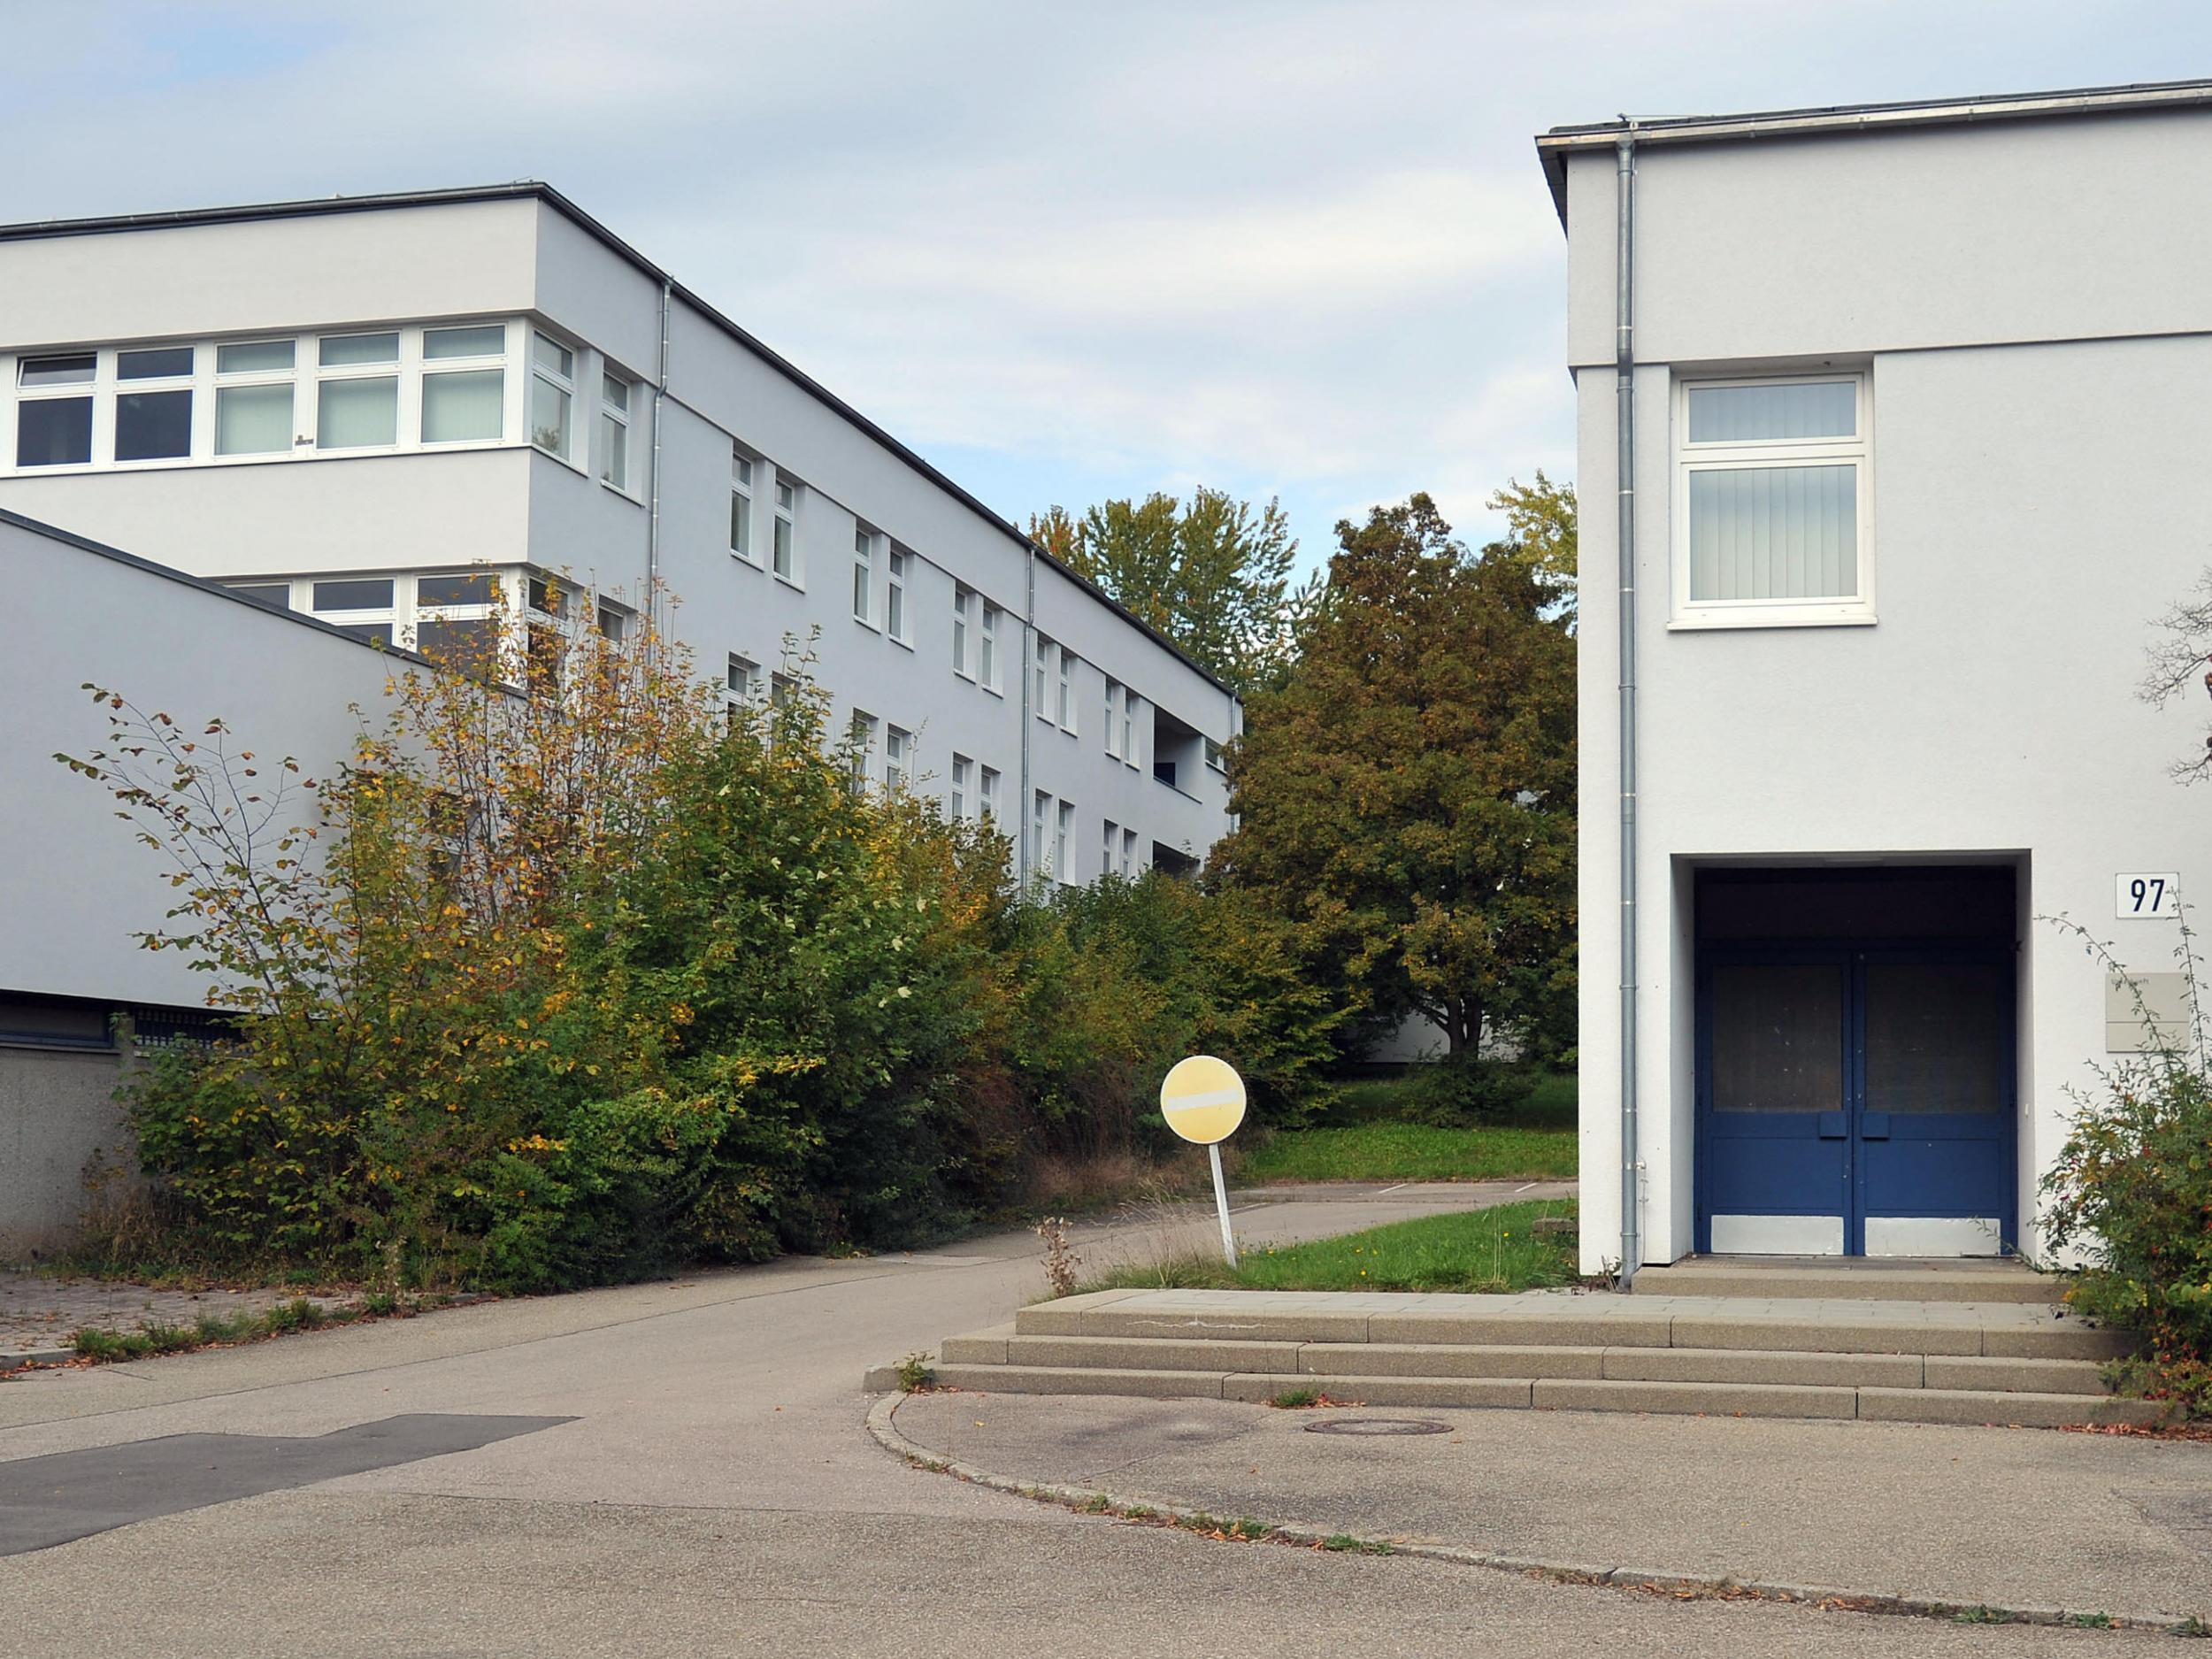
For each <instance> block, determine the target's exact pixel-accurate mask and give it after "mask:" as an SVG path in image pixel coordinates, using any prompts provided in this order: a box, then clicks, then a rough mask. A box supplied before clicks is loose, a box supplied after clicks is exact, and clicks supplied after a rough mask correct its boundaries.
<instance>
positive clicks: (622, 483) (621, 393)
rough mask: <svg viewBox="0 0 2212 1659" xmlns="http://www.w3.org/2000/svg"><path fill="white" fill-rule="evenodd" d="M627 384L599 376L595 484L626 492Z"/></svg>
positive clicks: (628, 455)
mask: <svg viewBox="0 0 2212 1659" xmlns="http://www.w3.org/2000/svg"><path fill="white" fill-rule="evenodd" d="M631 389H632V388H631V386H630V383H629V381H627V380H618V379H617V378H616V377H615V376H614V375H611V374H602V375H601V376H600V377H599V481H600V482H601V483H603V484H611V485H612V486H613V487H614V488H617V489H618V490H621V491H623V492H624V493H627V492H628V490H629V488H630V392H631Z"/></svg>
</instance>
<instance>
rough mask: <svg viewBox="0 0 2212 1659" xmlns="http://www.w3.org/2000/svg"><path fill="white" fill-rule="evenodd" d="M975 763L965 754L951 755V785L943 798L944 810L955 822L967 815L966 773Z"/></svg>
mask: <svg viewBox="0 0 2212 1659" xmlns="http://www.w3.org/2000/svg"><path fill="white" fill-rule="evenodd" d="M974 765H975V763H974V762H973V761H972V760H970V759H969V758H968V757H966V756H965V755H955V756H954V757H952V787H951V789H950V791H949V793H948V794H947V795H946V798H945V804H946V810H948V811H949V813H950V814H951V815H952V818H953V821H954V822H955V823H957V822H959V821H960V820H961V819H963V818H966V817H967V816H968V773H969V772H970V771H971V770H972V769H973V767H974Z"/></svg>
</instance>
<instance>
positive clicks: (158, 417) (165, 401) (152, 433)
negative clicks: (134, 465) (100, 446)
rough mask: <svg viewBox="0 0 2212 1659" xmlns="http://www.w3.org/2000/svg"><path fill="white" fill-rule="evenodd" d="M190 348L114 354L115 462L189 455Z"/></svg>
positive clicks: (170, 458) (155, 349) (190, 431)
mask: <svg viewBox="0 0 2212 1659" xmlns="http://www.w3.org/2000/svg"><path fill="white" fill-rule="evenodd" d="M195 357H196V353H195V352H194V350H193V349H192V348H191V347H190V346H161V347H156V348H154V349H150V350H142V351H119V352H117V353H116V354H115V381H116V385H115V458H116V459H117V460H119V461H164V460H176V459H180V458H181V457H185V456H188V455H190V454H191V453H192V367H193V363H194V360H195Z"/></svg>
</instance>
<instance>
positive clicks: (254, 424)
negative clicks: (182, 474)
mask: <svg viewBox="0 0 2212 1659" xmlns="http://www.w3.org/2000/svg"><path fill="white" fill-rule="evenodd" d="M525 351H526V353H527V362H528V364H529V373H527V375H524V374H522V373H518V372H517V371H516V365H518V363H520V362H522V361H523V360H524V357H525ZM0 362H9V360H8V359H0ZM579 362H580V349H579V348H577V347H574V346H572V345H569V344H567V343H565V342H561V341H559V340H557V339H556V338H554V337H553V336H552V335H550V334H547V333H545V332H543V331H542V330H541V329H539V328H537V327H535V326H533V325H531V324H529V323H527V322H525V321H523V320H521V319H495V320H491V321H477V322H457V323H408V324H401V325H396V326H386V327H380V328H366V329H363V328H347V329H342V330H336V331H317V332H307V333H296V334H264V335H259V336H253V337H245V338H236V339H203V340H194V341H180V342H168V343H162V344H154V345H139V346H88V347H81V348H76V349H68V350H60V351H45V352H26V353H22V354H19V355H17V356H15V357H13V358H12V362H9V368H8V371H7V380H8V381H9V382H10V384H11V389H12V393H13V396H12V397H10V398H8V399H7V400H6V401H5V403H4V404H0V422H4V424H5V426H6V427H7V428H8V429H7V430H4V431H0V462H4V463H5V464H7V465H9V466H10V467H11V468H12V470H13V471H15V472H51V471H57V470H60V471H68V470H90V471H98V470H104V469H108V468H123V469H135V468H139V467H161V466H176V465H207V464H216V463H223V464H234V463H255V462H267V461H272V460H282V459H296V458H307V457H319V456H326V455H348V456H350V455H369V454H390V453H396V452H404V451H409V450H417V449H436V450H443V449H472V448H492V447H497V446H500V445H503V444H509V443H513V442H519V441H520V440H519V439H518V437H516V436H515V434H527V439H528V442H531V443H533V444H534V445H535V446H536V447H537V448H539V449H543V450H545V451H547V452H548V453H549V454H551V455H553V456H555V457H557V458H559V459H560V460H562V461H564V462H566V463H567V464H568V465H572V466H576V467H578V468H580V469H583V468H585V457H584V456H583V455H582V453H581V451H582V450H583V449H584V448H585V444H584V442H583V434H582V433H581V432H580V429H579V426H580V423H579V422H578V420H577V419H576V412H575V411H576V404H577V403H578V401H579V395H578V384H579V376H578V365H579ZM597 378H598V387H597V397H596V400H595V401H596V404H597V408H598V411H599V419H598V426H597V436H596V442H595V443H594V444H592V445H591V446H590V447H591V448H592V449H593V450H594V451H595V459H596V462H597V472H598V476H599V477H600V479H601V480H603V481H604V482H605V483H607V484H608V485H609V486H610V487H611V488H615V489H617V490H619V491H621V492H623V493H624V494H626V495H634V489H633V484H632V478H631V473H632V468H631V465H630V425H631V420H632V418H633V415H634V412H635V409H634V406H635V404H636V401H637V399H636V390H637V388H636V386H635V384H634V382H632V381H630V380H626V379H624V378H623V377H622V376H621V375H619V374H618V373H615V372H614V371H613V370H612V369H611V367H609V366H606V365H604V364H602V365H601V366H600V368H599V372H598V377H597Z"/></svg>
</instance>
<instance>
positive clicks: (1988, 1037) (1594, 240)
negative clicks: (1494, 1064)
mask: <svg viewBox="0 0 2212 1659" xmlns="http://www.w3.org/2000/svg"><path fill="white" fill-rule="evenodd" d="M1538 148H1539V150H1540V155H1541V157H1542V159H1543V162H1544V165H1545V167H1546V170H1547V172H1548V174H1549V177H1550V180H1551V184H1552V188H1553V190H1554V193H1555V196H1556V197H1557V198H1558V200H1559V204H1560V208H1561V212H1562V217H1563V221H1564V223H1565V226H1566V229H1567V235H1568V248H1569V266H1570V270H1569V349H1570V362H1571V368H1572V372H1573V373H1574V376H1575V381H1576V386H1577V388H1578V402H1579V410H1580V450H1581V465H1580V472H1579V483H1580V488H1581V499H1582V502H1583V503H1584V509H1585V518H1584V523H1583V526H1582V554H1583V559H1584V566H1583V572H1584V580H1583V583H1582V591H1581V603H1582V610H1581V624H1580V626H1581V631H1582V632H1581V649H1582V663H1581V709H1582V714H1581V732H1580V741H1581V757H1582V765H1583V767H1584V769H1585V770H1584V773H1583V786H1582V800H1583V810H1584V818H1583V829H1582V841H1581V871H1582V874H1581V882H1582V891H1581V916H1582V926H1583V932H1582V986H1583V992H1582V997H1583V1002H1582V1015H1581V1033H1580V1043H1581V1060H1582V1077H1583V1102H1584V1104H1583V1120H1582V1132H1581V1133H1582V1202H1583V1207H1584V1219H1585V1225H1584V1227H1583V1233H1582V1237H1583V1240H1584V1245H1583V1249H1584V1252H1585V1257H1586V1261H1585V1265H1586V1267H1587V1268H1588V1269H1590V1270H1592V1271H1596V1270H1598V1269H1599V1268H1600V1267H1601V1266H1603V1265H1605V1264H1607V1263H1611V1262H1617V1261H1626V1262H1627V1263H1628V1264H1629V1265H1630V1266H1631V1267H1633V1266H1634V1265H1635V1264H1636V1263H1639V1262H1643V1263H1663V1262H1668V1261H1671V1260H1673V1259H1675V1258H1677V1257H1678V1256H1683V1255H1685V1254H1686V1253H1689V1252H1691V1251H1693V1250H1701V1249H1705V1250H1721V1251H1725V1250H1747V1251H1775V1252H1784V1253H1801V1252H1813V1251H1817V1252H1823V1253H1827V1252H1845V1253H1859V1252H1865V1253H1872V1254H1885V1253H1887V1254H1905V1255H1936V1254H1978V1253H1988V1252H1991V1251H1996V1250H2003V1249H2020V1250H2024V1251H2028V1252H2031V1253H2032V1252H2033V1251H2034V1249H2035V1248H2036V1241H2037V1233H2036V1227H2035V1220H2034V1216H2035V1207H2036V1187H2037V1182H2038V1180H2039V1177H2040V1175H2041V1174H2042V1172H2043V1171H2045V1170H2046V1169H2047V1168H2048V1167H2049V1164H2050V1162H2051V1159H2052V1157H2053V1155H2054V1154H2055V1150H2056V1149H2057V1148H2058V1146H2059V1144H2060V1143H2061V1141H2062V1139H2063V1137H2064V1134H2065V1129H2066V1123H2067V1118H2068V1112H2069V1110H2070V1094H2069V1091H2070V1090H2071V1089H2075V1088H2079V1087H2093V1086H2094V1081H2095V1079H2094V1076H2093V1071H2092V1070H2091V1067H2092V1064H2093V1063H2095V1062H2102V1061H2105V1060H2107V1059H2108V1057H2109V1056H2112V1055H2114V1054H2115V1053H2121V1052H2125V1051H2128V1050H2130V1049H2132V1048H2139V1047H2140V1046H2141V1045H2142V1044H2143V1042H2144V1041H2147V1038H2146V1035H2145V1033H2144V1032H2143V1030H2142V1027H2141V1025H2140V1022H2139V1020H2138V1019H2136V1018H2133V1017H2132V1016H2131V1014H2130V1013H2129V1012H2128V1010H2127V1009H2126V1008H2124V1007H2116V1001H2115V995H2114V992H2113V989H2112V987H2111V985H2110V983H2109V980H2108V975H2107V973H2106V971H2105V969H2104V968H2103V967H2102V966H2101V964H2099V963H2098V962H2097V961H2095V960H2094V959H2093V958H2092V957H2091V956H2089V955H2088V954H2086V953H2085V950H2084V949H2083V946H2082V943H2081V941H2079V940H2078V939H2077V938H2074V937H2070V936H2069V935H2068V934H2067V933H2065V932H2063V931H2062V929H2061V927H2060V926H2059V925H2058V924H2057V923H2055V921H2053V920H2051V919H2049V918H2057V917H2067V918H2072V919H2073V920H2075V921H2077V922H2078V923H2080V924H2081V925H2082V926H2085V928H2087V929H2088V931H2089V932H2090V933H2092V934H2093V935H2094V936H2095V937H2096V938H2098V939H2100V940H2102V941H2108V942H2109V944H2110V945H2111V948H2112V949H2113V950H2114V952H2115V953H2116V956H2117V958H2118V960H2119V962H2120V964H2122V966H2123V967H2124V968H2125V969H2126V970H2128V971H2129V972H2131V973H2139V974H2141V975H2144V976H2147V977H2146V978H2145V979H2144V980H2143V983H2144V984H2145V985H2146V986H2147V987H2148V988H2149V989H2150V991H2151V993H2152V1000H2153V1002H2154V1003H2158V1004H2160V1006H2157V1007H2154V1010H2153V1011H2154V1013H2163V1014H2167V1015H2170V1014H2172V1013H2174V1012H2175V1011H2176V1010H2174V1008H2173V1007H2172V1006H2171V1005H2170V996H2171V993H2172V982H2171V980H2170V979H2166V978H2161V977H2159V976H2162V975H2165V974H2167V973H2169V972H2170V970H2172V969H2173V967H2174V965H2175V964H2174V958H2173V952H2174V950H2175V948H2176V946H2177V942H2178V932H2177V922H2176V921H2175V919H2174V918H2173V910H2172V905H2171V902H2170V895H2164V894H2163V891H2162V888H2157V887H2154V886H2153V885H2151V884H2154V883H2157V882H2160V881H2163V882H2164V883H2166V884H2168V885H2172V884H2174V883H2176V882H2177V883H2178V885H2179V886H2181V887H2184V888H2192V889H2193V888H2194V887H2196V886H2198V885H2199V884H2200V882H2201V881H2202V880H2203V879H2205V869H2204V860H2205V846H2206V832H2205V819H2204V812H2205V803H2204V802H2203V800H2202V798H2201V797H2200V795H2193V794H2191V793H2190V792H2189V791H2187V790H2185V789H2184V788H2182V787H2178V786H2177V784H2176V783H2175V782H2174V781H2172V780H2171V779H2170V775H2169V773H2170V766H2171V765H2172V764H2173V763H2175V762H2176V761H2177V760H2182V759H2185V758H2187V757H2190V756H2191V755H2192V754H2193V753H2194V752H2197V751H2200V749H2201V748H2202V744H2203V741H2204V740H2203V733H2202V729H2201V720H2200V714H2201V710H2200V709H2198V708H2168V709H2163V710H2162V709H2158V708H2154V707H2152V706H2149V705H2147V704H2146V703H2144V702H2143V701H2142V700H2141V699H2140V698H2139V695H2138V687H2139V681H2140V680H2141V677H2142V674H2143V671H2144V664H2145V651H2146V649H2147V647H2148V646H2149V645H2150V643H2151V642H2152V641H2153V639H2154V626H2153V621H2152V619H2153V618H2154V617H2156V616H2157V615H2158V614H2159V613H2160V612H2161V611H2163V610H2164V609H2165V608H2167V607H2168V606H2170V604H2172V603H2174V602H2175V601H2176V600H2177V599H2178V598H2180V597H2181V596H2182V595H2184V594H2185V592H2187V591H2188V590H2189V588H2191V587H2192V586H2193V584H2194V583H2195V582H2196V580H2198V578H2199V576H2200V573H2201V572H2203V571H2204V569H2205V568H2206V566H2207V565H2208V564H2212V531H2208V529H2207V526H2208V525H2212V472H2208V470H2207V468H2206V466H2205V465H2204V460H2203V457H2204V455H2205V453H2206V445H2207V441H2208V438H2212V421H2208V419H2207V417H2206V414H2205V406H2204V399H2203V396H2202V389H2201V388H2202V387H2203V385H2204V383H2205V380H2206V377H2207V375H2208V373H2212V287H2208V285H2207V283H2206V282H2205V280H2204V273H2205V270H2206V269H2207V265H2208V257H2212V211H2208V210H2212V85H2208V84H2205V83H2193V84H2190V85H2185V86H2170V87H2156V88H2118V89H2113V90H2108V91H2101V92H2093V93H2085V94H2062V95H2056V96H2047V97H2023V98H2016V99H1997V100H1980V101H1975V102H1971V103H1965V104H1939V105H1902V106H1871V107H1868V108H1862V109H1853V110H1839V111H1793V112H1786V113H1784V114H1780V115H1773V116H1747V117H1716V118H1710V119H1683V120H1667V121H1661V122H1652V123H1633V124H1629V123H1609V124H1606V125H1604V126H1601V127H1586V128H1562V129H1558V130H1556V131H1555V132H1554V133H1553V134H1549V135H1548V136H1546V137H1543V138H1540V139H1539V140H1538ZM1624 191H1632V202H1631V205H1632V214H1631V215H1630V216H1629V219H1628V222H1629V223H1630V224H1631V226H1632V229H1631V233H1630V234H1631V236H1632V260H1630V261H1627V262H1624V261H1623V259H1622V258H1621V257H1620V256H1621V254H1622V251H1623V250H1622V246H1621V243H1620V241H1619V234H1618V233H1619V230H1620V227H1621V226H1622V224H1623V222H1624V214H1623V211H1622V209H1623V205H1624V204H1623V196H1624ZM1624 264H1625V265H1627V266H1628V267H1629V273H1630V274H1629V282H1628V291H1629V293H1630V295H1631V296H1632V304H1631V305H1630V306H1629V307H1628V308H1627V309H1625V310H1624V308H1623V306H1622V304H1621V299H1622V281H1621V279H1622V276H1623V273H1624ZM1624 325H1625V327H1624ZM1624 415H1625V416H1626V417H1627V418H1628V419H1629V421H1630V426H1631V442H1630V444H1629V446H1628V448H1629V450H1630V453H1631V454H1632V466H1631V469H1630V470H1629V471H1627V472H1625V473H1624V471H1623V469H1622V467H1621V466H1620V465H1618V457H1619V456H1620V454H1621V452H1622V449H1623V447H1624V446H1623V442H1622V431H1621V423H1622V420H1623V418H1624ZM1761 472H1763V473H1764V474H1765V476H1764V477H1763V478H1762V477H1758V476H1755V474H1759V473H1761ZM1624 484H1625V485H1627V486H1628V487H1629V488H1627V489H1626V490H1625V491H1624V490H1623V488H1622V486H1623V485H1624ZM1785 486H1788V489H1791V490H1798V491H1799V493H1798V494H1797V495H1789V494H1788V491H1787V490H1786V489H1785ZM1616 503H1620V504H1621V510H1620V511H1619V512H1616V511H1614V509H1615V504H1616ZM1624 541H1626V542H1627V546H1628V549H1629V551H1628V553H1627V556H1626V557H1624V556H1623V549H1624ZM1616 572H1618V577H1619V579H1618V580H1615V577H1616ZM1631 607H1632V609H1631ZM1624 617H1625V618H1627V622H1626V626H1624ZM1624 710H1625V711H1629V712H1624ZM1624 730H1625V731H1626V732H1628V733H1630V734H1631V743H1632V748H1631V749H1630V753H1631V755H1632V762H1633V765H1632V770H1630V771H1624V768H1623V760H1624V747H1627V746H1624V739H1623V733H1624ZM1631 838H1632V839H1631ZM1624 846H1625V856H1624ZM2131 880H2136V881H2141V882H2144V883H2145V884H2146V885H2145V886H2144V887H2139V888H2135V889H2133V891H2134V892H2135V894H2136V897H2135V900H2134V902H2133V905H2132V907H2131V901H2130V896H2129V895H2130V893H2131V885H2130V884H2131ZM2146 893H2157V894H2159V895H2160V902H2154V903H2152V904H2150V905H2148V906H2147V907H2146V905H2145V904H2144V902H2143V895H2145V894H2146ZM1630 929H1633V932H1632V933H1631V932H1630ZM1625 937H1632V938H1633V939H1634V940H1635V942H1636V949H1635V950H1634V951H1633V953H1632V955H1629V956H1626V959H1625V961H1624V950H1623V941H1624V938H1625ZM2165 1034H2167V1035H2171V1034H2172V1028H2171V1027H2168V1028H2167V1030H2166V1033H2165ZM1630 1043H1632V1045H1633V1052H1632V1056H1630V1055H1628V1054H1626V1053H1624V1048H1626V1047H1627V1045H1628V1044H1630ZM1954 1136H1955V1137H1957V1138H1952V1137H1954ZM1968 1141H1972V1143H1973V1144H1972V1146H1971V1148H1969V1147H1968V1145H1967V1142H1968ZM1977 1160H1978V1161H1979V1162H1977ZM1970 1164H1971V1165H1973V1166H1974V1169H1975V1170H1977V1171H1979V1172H1978V1173H1970V1171H1969V1166H1970ZM1624 1195H1626V1197H1627V1200H1628V1202H1624Z"/></svg>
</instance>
